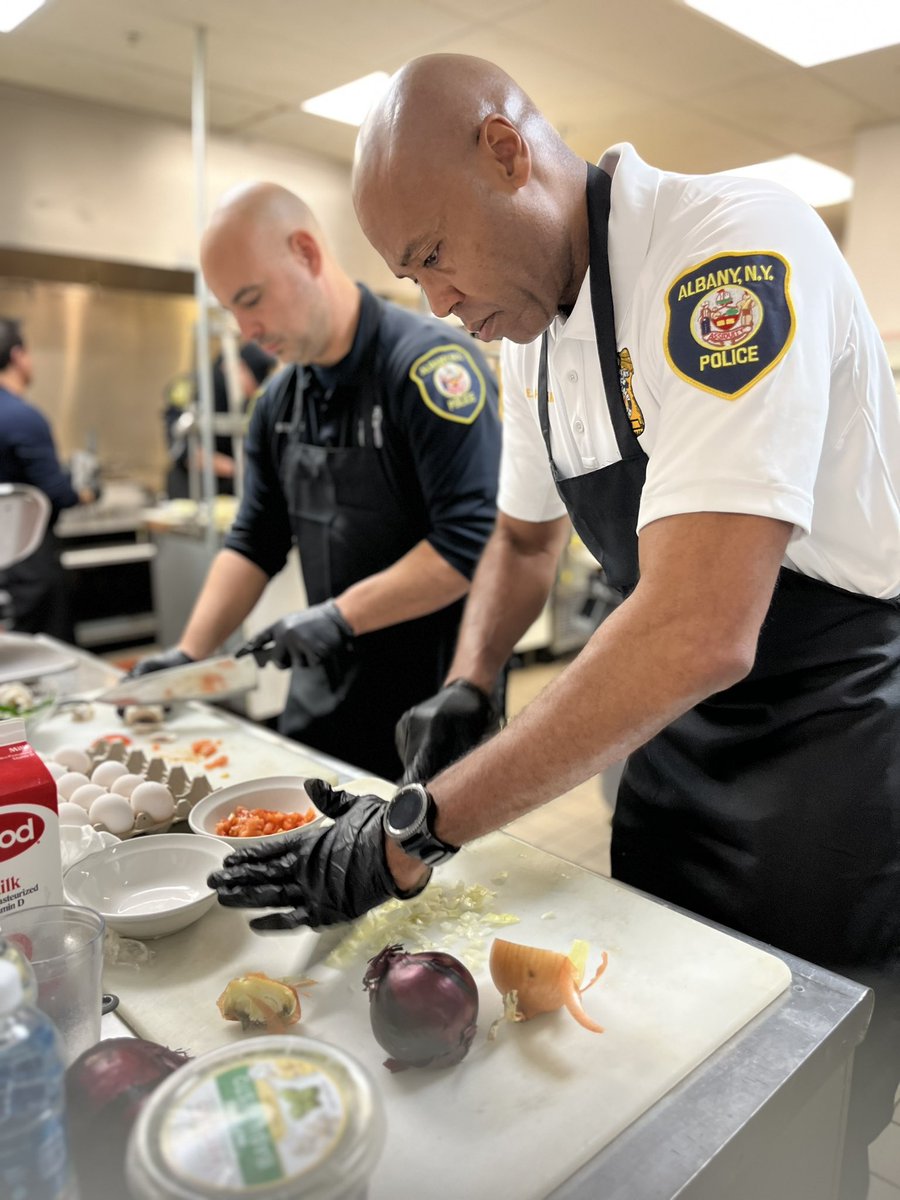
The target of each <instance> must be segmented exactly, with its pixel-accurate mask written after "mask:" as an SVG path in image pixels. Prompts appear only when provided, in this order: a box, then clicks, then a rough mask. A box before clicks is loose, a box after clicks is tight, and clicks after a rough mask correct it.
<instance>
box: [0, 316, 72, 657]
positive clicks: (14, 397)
mask: <svg viewBox="0 0 900 1200" xmlns="http://www.w3.org/2000/svg"><path fill="white" fill-rule="evenodd" d="M31 379H32V364H31V354H30V352H29V350H28V347H27V346H26V345H25V342H24V340H23V338H22V331H21V329H20V328H19V323H18V321H14V320H11V319H10V318H8V317H0V483H30V484H31V485H32V486H33V487H36V488H39V489H40V490H41V491H42V492H43V493H44V494H45V495H46V496H47V498H48V499H49V501H50V503H51V505H52V506H53V508H52V515H51V521H50V528H49V529H48V531H47V534H46V536H45V537H44V541H43V542H42V544H41V545H40V546H39V547H38V549H37V550H36V551H35V552H34V554H32V555H31V556H30V557H29V558H27V559H25V561H24V562H21V563H17V564H16V565H15V566H14V567H10V568H9V569H8V570H6V571H3V572H0V587H3V588H4V589H5V590H6V591H8V592H9V594H10V596H11V597H12V610H13V628H14V629H16V630H20V631H21V632H23V633H48V634H51V635H52V636H54V637H58V638H62V639H63V640H64V641H67V642H71V641H74V640H75V637H74V629H73V626H72V617H71V612H70V609H69V605H68V602H67V595H66V588H65V579H64V576H63V571H62V567H61V566H60V562H59V551H58V549H57V545H56V538H55V536H54V534H53V524H54V523H55V521H56V518H57V517H58V516H59V514H60V512H61V510H62V509H64V508H72V507H73V506H74V505H76V504H90V503H91V501H93V500H94V499H96V496H95V494H94V492H93V491H91V489H90V488H83V489H82V490H81V491H80V492H78V491H76V490H75V489H74V488H73V486H72V480H71V479H70V478H69V475H68V472H66V471H64V470H63V468H62V467H61V466H60V464H59V459H58V458H57V457H56V449H55V447H54V445H53V434H52V433H51V431H50V425H49V423H48V421H47V418H46V417H45V416H44V415H43V413H41V412H39V411H38V410H37V409H36V408H33V407H32V405H30V404H29V403H28V402H27V401H26V399H25V393H26V392H27V390H28V388H29V386H30V384H31Z"/></svg>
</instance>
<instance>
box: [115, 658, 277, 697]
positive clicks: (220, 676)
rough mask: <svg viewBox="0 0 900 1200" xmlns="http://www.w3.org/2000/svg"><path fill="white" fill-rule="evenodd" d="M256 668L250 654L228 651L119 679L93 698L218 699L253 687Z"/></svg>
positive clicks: (255, 682)
mask: <svg viewBox="0 0 900 1200" xmlns="http://www.w3.org/2000/svg"><path fill="white" fill-rule="evenodd" d="M258 676H259V668H258V667H257V665H256V662H255V660H254V659H253V657H252V656H251V655H249V654H248V655H245V656H243V657H241V658H235V657H233V656H232V655H230V654H223V655H220V656H219V657H218V658H204V659H201V660H200V661H199V662H195V663H187V664H185V666H183V667H168V668H167V669H166V670H164V671H150V672H148V674H146V675H138V676H137V677H136V678H134V679H120V680H119V682H118V683H115V684H113V686H112V687H110V688H106V689H105V690H104V691H102V692H100V693H99V694H98V695H96V696H94V697H93V699H94V700H99V701H101V702H102V703H104V704H118V705H127V704H171V703H173V702H174V701H178V700H219V699H221V698H222V697H224V696H236V695H238V694H239V693H240V692H248V691H250V690H251V689H252V688H255V687H256V684H257V680H258Z"/></svg>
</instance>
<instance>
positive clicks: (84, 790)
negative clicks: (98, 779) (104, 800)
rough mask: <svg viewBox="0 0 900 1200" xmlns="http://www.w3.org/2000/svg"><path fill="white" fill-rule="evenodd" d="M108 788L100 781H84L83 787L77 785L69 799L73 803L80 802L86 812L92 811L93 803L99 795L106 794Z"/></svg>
mask: <svg viewBox="0 0 900 1200" xmlns="http://www.w3.org/2000/svg"><path fill="white" fill-rule="evenodd" d="M105 795H106V788H105V787H101V786H100V784H99V783H83V784H82V785H81V787H77V788H76V789H75V791H74V792H72V794H71V795H70V796H69V800H70V801H71V802H72V803H73V804H80V805H81V807H82V808H83V809H84V811H85V812H90V811H91V805H92V804H93V803H94V801H95V800H96V799H97V797H98V796H105Z"/></svg>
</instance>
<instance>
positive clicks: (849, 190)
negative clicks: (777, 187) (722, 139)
mask: <svg viewBox="0 0 900 1200" xmlns="http://www.w3.org/2000/svg"><path fill="white" fill-rule="evenodd" d="M722 174H723V175H742V176H744V177H745V178H747V177H749V178H751V179H768V180H769V181H770V182H772V183H780V184H783V185H784V187H787V188H790V189H791V191H792V192H796V193H797V195H798V196H800V197H802V199H804V200H805V201H806V203H807V204H811V205H812V206H813V208H827V207H828V205H830V204H842V203H843V202H844V201H845V200H849V199H850V197H851V196H852V195H853V180H852V179H851V178H850V176H849V175H845V174H844V172H843V171H837V170H835V168H834V167H828V166H826V165H825V163H820V162H816V161H815V159H812V158H806V156H805V155H803V154H786V155H785V156H784V157H783V158H773V159H771V160H770V161H769V162H761V163H753V165H752V166H749V167H736V168H735V169H734V170H733V171H723V172H722Z"/></svg>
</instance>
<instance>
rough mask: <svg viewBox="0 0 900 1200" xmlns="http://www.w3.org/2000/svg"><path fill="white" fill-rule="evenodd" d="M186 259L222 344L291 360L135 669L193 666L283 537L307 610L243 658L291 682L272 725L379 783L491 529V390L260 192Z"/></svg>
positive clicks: (270, 572)
mask: <svg viewBox="0 0 900 1200" xmlns="http://www.w3.org/2000/svg"><path fill="white" fill-rule="evenodd" d="M201 263H202V267H203V272H204V274H205V276H206V279H207V282H208V284H209V286H210V289H211V291H212V292H213V293H214V295H215V296H216V298H217V299H218V300H219V302H220V303H221V304H222V305H223V307H225V308H227V309H228V310H229V311H230V312H232V313H233V314H234V316H235V317H236V319H237V322H238V325H239V326H240V330H241V334H242V335H243V336H244V337H245V338H251V339H254V340H256V341H257V342H259V343H260V344H261V345H262V346H263V348H264V349H267V350H269V351H271V352H272V353H274V354H277V355H278V357H279V358H281V359H282V360H284V361H285V362H288V363H290V364H292V365H291V366H289V367H287V368H286V369H285V370H283V371H282V372H280V373H279V374H278V375H276V376H275V378H274V379H273V380H272V381H271V382H270V383H269V385H268V386H267V387H266V389H265V392H264V394H263V395H262V396H261V397H260V398H259V400H258V401H257V402H256V405H255V407H254V410H253V416H252V418H251V421H250V428H249V431H248V435H247V442H246V472H245V480H244V495H243V499H242V502H241V507H240V510H239V512H238V515H237V518H236V519H235V522H234V525H233V526H232V529H231V532H230V533H229V535H228V537H227V538H226V541H225V548H224V549H223V550H222V551H221V552H220V553H219V554H218V555H217V557H216V558H215V560H214V561H213V564H212V567H211V569H210V572H209V574H208V576H207V579H206V583H205V584H204V587H203V589H202V591H201V594H200V597H199V599H198V600H197V603H196V605H195V607H194V611H193V613H192V614H191V617H190V619H189V621H188V624H187V626H186V628H185V630H184V632H183V634H182V636H181V639H180V641H179V644H178V646H176V647H174V648H172V649H170V650H168V651H165V652H164V653H162V654H157V655H154V656H152V657H151V658H149V659H145V660H143V661H142V662H141V663H138V665H137V667H136V668H135V671H136V672H137V673H139V674H143V673H144V672H145V671H147V670H158V669H161V668H164V667H169V666H177V665H179V664H182V663H186V662H190V661H193V660H196V659H199V658H205V657H208V656H209V655H210V654H212V653H213V652H214V651H215V650H216V648H217V647H218V646H220V645H221V644H222V643H223V642H224V641H225V640H226V638H228V637H230V636H231V635H232V634H233V633H234V631H235V630H236V629H237V628H238V627H239V626H240V625H241V623H242V622H243V620H244V619H245V618H246V616H247V615H248V614H249V613H250V611H251V610H252V608H253V607H254V605H255V604H256V602H257V600H258V599H259V598H260V596H261V595H262V592H263V589H264V588H265V586H266V584H267V583H268V581H269V579H271V578H272V577H273V576H274V575H276V574H277V573H278V572H279V571H280V570H281V569H282V567H283V566H284V563H285V560H286V557H287V554H288V550H289V549H290V547H291V543H292V542H294V543H295V544H296V546H297V548H298V551H299V555H300V567H301V570H302V572H303V582H304V585H305V588H306V594H307V597H308V600H309V605H310V607H309V608H307V609H304V610H303V611H302V612H296V613H289V614H286V615H285V616H284V617H283V618H282V619H281V620H280V621H278V622H276V623H275V624H274V625H272V626H270V627H268V628H267V629H265V630H263V631H262V632H261V633H260V634H258V635H257V636H256V637H255V638H253V639H252V641H251V642H250V643H248V645H247V647H246V650H247V652H252V653H253V654H254V657H255V658H256V659H257V661H258V662H259V663H260V664H265V663H268V662H272V663H275V664H276V665H277V666H279V667H285V668H287V667H290V668H291V669H292V676H291V689H290V695H289V698H288V702H287V705H286V708H285V711H284V713H283V714H282V717H281V720H280V723H279V728H280V730H281V732H282V733H285V734H287V735H288V736H289V737H293V738H296V739H297V740H298V741H301V742H304V743H306V744H307V745H309V746H312V747H314V748H316V749H319V750H321V751H324V752H325V753H326V754H330V755H333V756H335V757H338V758H341V759H343V760H345V761H348V762H352V763H353V764H355V765H356V766H358V767H360V768H362V769H363V770H365V771H367V772H370V773H372V774H375V775H380V776H382V777H384V778H386V779H396V778H397V777H398V776H399V774H400V770H401V764H400V759H399V757H398V755H397V751H396V749H395V746H394V726H395V724H396V722H397V720H398V719H399V717H400V715H401V713H403V712H404V711H406V709H408V708H409V707H410V706H411V705H413V704H416V703H418V702H419V701H421V700H423V699H424V698H425V697H427V696H430V695H431V694H432V693H433V692H434V691H435V689H436V688H437V687H439V686H440V684H441V682H442V681H443V679H444V678H445V676H446V672H447V669H448V667H449V665H450V660H451V657H452V654H453V647H454V645H455V643H456V634H457V629H458V626H459V620H460V616H461V614H462V602H463V598H464V597H465V595H466V593H467V592H468V590H469V583H470V580H471V578H472V575H473V574H474V571H475V566H476V564H477V562H478V559H479V557H480V555H481V551H482V549H483V547H484V544H485V542H486V541H487V538H488V536H489V535H490V532H491V529H492V528H493V525H494V517H495V514H496V489H497V473H498V470H499V459H500V424H499V417H498V401H497V385H496V382H495V380H494V378H493V376H492V375H491V373H490V370H489V369H488V367H487V364H486V362H485V360H484V358H483V357H482V355H481V353H480V351H479V350H478V348H477V347H476V346H475V345H474V344H473V343H472V341H471V339H470V338H469V337H468V335H467V334H466V333H465V332H463V331H462V330H459V329H456V328H453V327H451V326H448V325H446V324H442V323H441V322H438V321H435V320H434V319H433V318H432V317H426V316H423V315H421V314H419V313H413V312H409V311H407V310H405V309H402V308H400V307H398V306H397V305H395V304H390V303H387V302H386V301H383V300H380V299H378V298H377V297H376V296H374V295H373V294H372V293H371V292H370V291H369V290H368V288H365V287H363V286H362V285H361V284H357V283H355V282H354V281H353V279H351V278H350V276H349V275H348V274H347V273H346V272H345V271H344V270H343V268H342V267H341V266H340V265H339V264H338V262H337V261H336V260H335V259H334V257H333V256H332V254H331V251H330V250H329V248H328V245H327V243H326V241H325V238H324V235H323V233H322V230H321V228H320V226H319V224H318V222H317V221H316V219H315V217H314V216H313V214H312V213H311V212H310V210H309V208H308V207H307V206H306V204H305V203H304V202H303V201H302V200H301V199H300V198H299V197H297V196H295V195H293V194H292V193H291V192H289V191H287V190H286V189H284V188H282V187H279V186H277V185H276V184H271V183H260V184H252V185H248V186H245V187H242V188H240V189H238V190H236V191H235V192H233V193H230V194H229V195H228V196H227V197H226V198H225V199H224V201H223V202H222V203H221V204H220V206H219V208H218V209H217V210H216V212H215V213H214V214H213V217H212V219H211V222H210V225H209V228H208V229H207V231H206V234H205V235H204V238H203V242H202V246H201ZM473 702H474V703H475V704H476V705H478V706H479V708H480V707H481V706H482V705H490V704H491V703H492V701H491V700H490V699H489V698H483V697H481V696H480V694H476V695H473Z"/></svg>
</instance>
